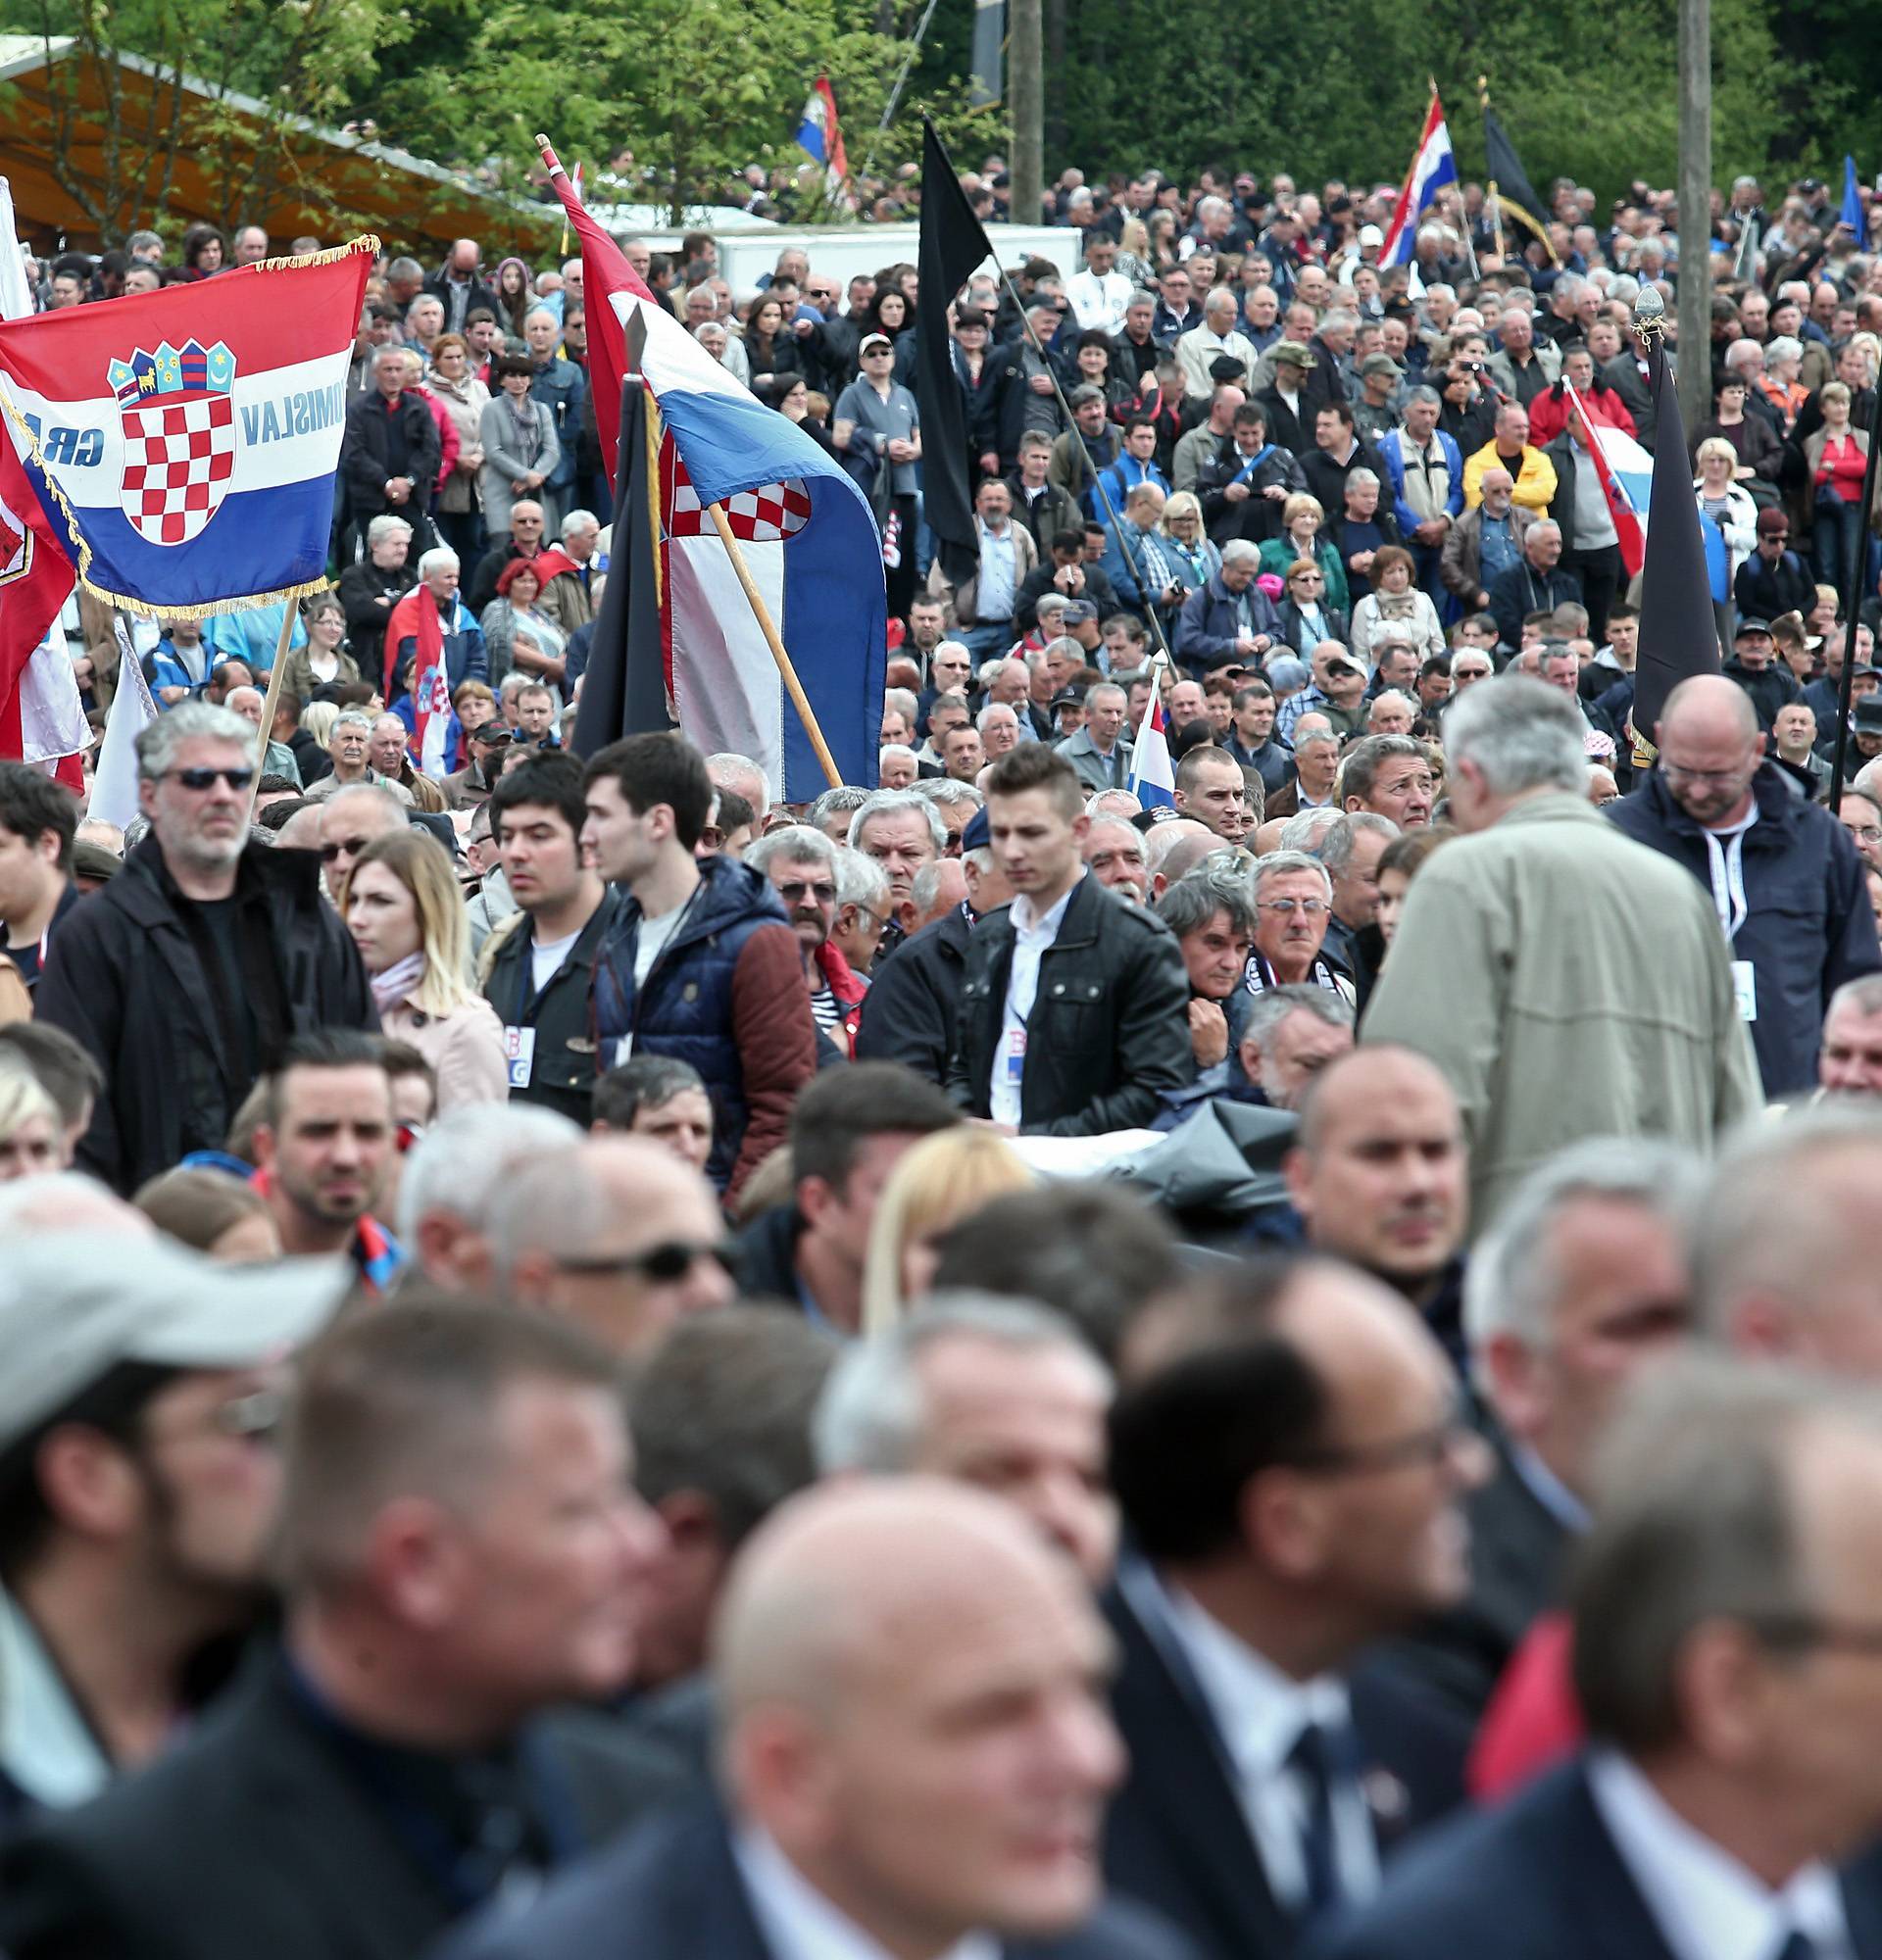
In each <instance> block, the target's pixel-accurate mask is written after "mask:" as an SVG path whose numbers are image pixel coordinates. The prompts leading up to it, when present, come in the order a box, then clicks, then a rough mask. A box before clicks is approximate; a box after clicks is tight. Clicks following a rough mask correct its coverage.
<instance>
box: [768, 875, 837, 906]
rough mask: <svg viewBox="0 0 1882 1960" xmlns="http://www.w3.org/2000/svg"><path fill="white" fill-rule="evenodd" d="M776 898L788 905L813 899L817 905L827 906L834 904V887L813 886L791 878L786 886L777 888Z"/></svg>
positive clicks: (802, 880) (800, 879)
mask: <svg viewBox="0 0 1882 1960" xmlns="http://www.w3.org/2000/svg"><path fill="white" fill-rule="evenodd" d="M777 891H778V896H779V897H780V898H781V899H783V900H784V901H785V903H786V904H788V905H793V906H795V905H800V904H801V903H802V902H803V901H804V900H805V899H806V898H812V899H815V900H816V901H817V904H818V905H820V906H827V905H831V904H833V903H834V902H835V899H836V887H835V886H834V885H813V884H810V883H808V882H806V881H805V880H804V879H802V878H793V879H792V880H791V882H790V883H789V884H788V885H780V886H778V888H777Z"/></svg>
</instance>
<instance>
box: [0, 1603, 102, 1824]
mask: <svg viewBox="0 0 1882 1960" xmlns="http://www.w3.org/2000/svg"><path fill="white" fill-rule="evenodd" d="M0 1770H4V1771H5V1773H6V1775H7V1776H8V1777H9V1778H10V1779H11V1781H12V1782H13V1783H15V1784H16V1785H17V1786H18V1787H19V1788H20V1789H23V1790H24V1791H25V1793H26V1795H27V1797H28V1798H30V1799H31V1801H32V1802H34V1803H38V1804H43V1805H44V1806H45V1807H46V1808H47V1809H48V1810H68V1809H71V1808H72V1807H73V1806H74V1804H80V1803H87V1802H89V1801H90V1800H91V1798H93V1797H94V1796H98V1795H100V1794H102V1792H103V1791H104V1789H106V1787H107V1786H108V1785H109V1784H110V1783H111V1781H112V1778H113V1775H114V1771H113V1769H112V1766H111V1764H110V1762H109V1761H108V1760H107V1759H106V1757H105V1753H104V1751H103V1750H102V1749H101V1748H100V1747H99V1746H98V1740H97V1738H96V1737H95V1736H93V1734H92V1733H91V1731H90V1730H89V1729H88V1728H87V1727H86V1726H85V1721H84V1717H83V1716H81V1715H80V1714H79V1712H78V1707H77V1704H76V1702H74V1700H73V1698H72V1691H71V1690H70V1689H69V1688H67V1686H66V1684H65V1681H64V1680H63V1678H62V1677H61V1675H60V1673H59V1670H58V1668H57V1667H55V1666H54V1665H53V1660H52V1656H51V1655H50V1654H49V1653H48V1652H47V1651H46V1647H45V1643H44V1642H42V1641H41V1640H40V1638H39V1633H38V1630H37V1629H36V1628H35V1627H34V1626H33V1624H32V1622H31V1621H30V1620H28V1619H27V1618H26V1616H25V1613H24V1612H23V1611H22V1610H21V1608H20V1605H19V1603H18V1601H16V1600H14V1599H12V1598H9V1597H8V1595H7V1594H6V1593H0Z"/></svg>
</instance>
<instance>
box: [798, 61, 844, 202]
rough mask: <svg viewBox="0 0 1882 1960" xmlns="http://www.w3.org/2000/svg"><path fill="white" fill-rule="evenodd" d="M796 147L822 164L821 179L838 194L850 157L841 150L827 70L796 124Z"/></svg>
mask: <svg viewBox="0 0 1882 1960" xmlns="http://www.w3.org/2000/svg"><path fill="white" fill-rule="evenodd" d="M797 147H798V148H799V149H800V150H802V151H804V152H805V153H806V155H808V156H809V157H811V158H812V160H813V161H814V162H817V163H819V164H821V165H822V166H823V181H824V183H825V184H826V185H827V186H828V188H829V192H830V195H831V196H832V197H835V196H837V195H838V194H840V192H841V191H842V189H843V186H844V184H845V183H846V182H847V181H848V178H849V174H850V162H849V159H848V158H847V157H846V156H845V155H844V154H843V131H842V129H841V128H840V127H839V126H838V124H837V121H836V90H835V89H833V88H832V87H831V86H830V78H829V76H828V75H827V74H819V75H818V76H817V86H816V87H815V88H813V89H812V90H811V99H810V100H809V101H808V102H807V103H805V105H804V115H803V117H802V119H801V120H800V121H799V123H798V125H797Z"/></svg>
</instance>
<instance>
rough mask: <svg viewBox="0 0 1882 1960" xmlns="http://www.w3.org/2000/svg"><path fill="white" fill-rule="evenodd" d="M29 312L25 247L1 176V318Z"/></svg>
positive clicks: (7, 186) (9, 188) (9, 187)
mask: <svg viewBox="0 0 1882 1960" xmlns="http://www.w3.org/2000/svg"><path fill="white" fill-rule="evenodd" d="M31 312H32V295H31V294H30V293H29V292H28V291H27V290H26V248H25V246H24V245H22V244H21V242H20V236H19V233H18V232H17V231H16V230H15V229H14V222H13V186H12V185H11V184H10V183H8V182H7V180H6V178H5V177H0V319H25V317H26V316H27V315H28V314H29V313H31Z"/></svg>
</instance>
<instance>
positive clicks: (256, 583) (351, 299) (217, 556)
mask: <svg viewBox="0 0 1882 1960" xmlns="http://www.w3.org/2000/svg"><path fill="white" fill-rule="evenodd" d="M377 251H378V240H377V239H376V238H370V237H368V238H356V239H355V240H354V241H353V242H352V243H351V244H350V245H346V246H342V247H340V248H338V249H337V250H334V251H331V252H317V253H314V254H312V255H310V256H309V257H307V258H304V259H270V260H266V261H264V262H263V263H262V264H260V265H257V266H244V267H242V268H241V269H240V270H236V271H232V272H224V273H222V274H220V275H219V276H217V277H215V278H213V279H205V280H200V281H197V282H195V283H193V284H190V285H179V286H168V287H166V288H164V290H163V291H161V292H155V293H140V294H137V295H136V296H135V297H132V298H126V299H118V300H109V301H106V302H104V303H102V304H100V305H96V306H82V307H67V308H62V309H61V310H60V311H59V312H57V313H49V314H38V315H35V316H34V317H33V318H32V319H21V320H10V321H7V322H6V323H4V324H0V416H3V417H4V419H5V425H6V430H7V434H8V435H9V436H10V437H11V439H12V441H13V444H14V446H15V448H16V450H17V451H18V453H19V456H20V459H21V462H22V464H23V465H24V466H25V471H26V475H27V479H28V481H29V482H30V483H31V485H32V487H33V490H34V491H35V493H36V494H37V495H38V497H39V499H40V502H41V503H42V504H43V505H44V507H45V510H46V514H47V515H48V516H49V517H50V518H51V519H52V521H53V523H54V524H55V525H56V526H57V527H58V528H59V530H60V531H61V533H62V534H63V535H64V537H65V539H66V541H67V548H68V552H69V555H70V556H71V558H72V561H73V563H74V564H75V565H76V566H77V569H78V576H79V578H80V580H81V581H82V582H83V583H84V584H85V585H86V586H87V587H89V588H90V590H91V591H92V592H94V593H96V594H97V595H98V597H100V598H101V599H103V600H105V601H107V602H108V603H109V604H111V605H114V606H123V607H125V608H127V609H128V610H129V611H132V612H136V613H148V614H151V615H153V616H157V617H168V616H172V615H176V614H182V613H218V612H227V611H230V610H233V609H235V608H238V607H244V606H251V605H254V604H257V603H258V602H266V601H272V600H281V599H288V598H296V597H298V596H300V595H301V594H302V593H304V592H308V591H311V590H314V589H316V588H318V587H319V586H320V585H321V584H322V582H323V574H324V572H325V569H326V553H327V539H328V534H329V532H330V531H331V528H332V522H333V475H334V471H335V469H336V468H337V466H338V464H339V456H340V438H341V436H342V434H343V433H344V432H345V426H346V411H347V404H348V397H347V386H346V377H347V368H348V365H349V364H350V362H351V360H352V357H353V343H354V336H355V334H356V332H357V330H358V327H359V320H360V305H361V301H362V299H363V297H364V294H365V290H366V275H367V271H368V269H369V268H370V267H371V263H372V258H373V255H374V254H375V253H376V252H377Z"/></svg>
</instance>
